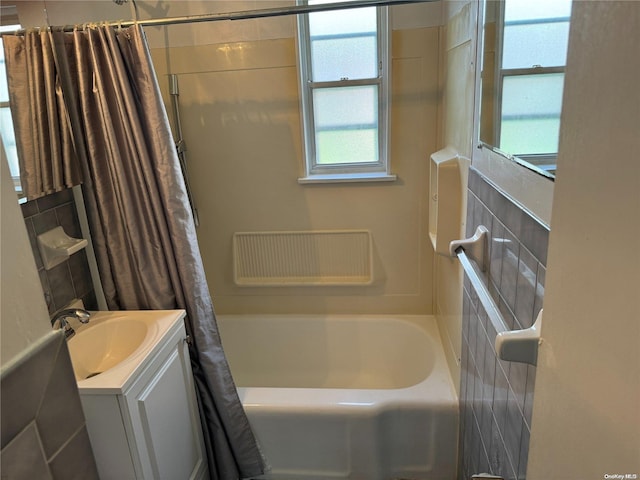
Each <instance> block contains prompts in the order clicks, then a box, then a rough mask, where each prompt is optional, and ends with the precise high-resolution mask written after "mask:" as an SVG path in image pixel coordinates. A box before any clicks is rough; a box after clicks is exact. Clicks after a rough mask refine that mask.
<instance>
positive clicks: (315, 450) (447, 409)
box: [218, 315, 458, 480]
mask: <svg viewBox="0 0 640 480" xmlns="http://www.w3.org/2000/svg"><path fill="white" fill-rule="evenodd" d="M218 326H219V329H220V335H221V338H222V343H223V346H224V349H225V353H226V355H227V358H228V361H229V364H230V367H231V371H232V373H233V377H234V380H235V382H236V387H237V389H238V393H239V396H240V399H241V400H242V403H243V405H244V407H245V410H246V412H247V416H248V418H249V422H250V424H251V426H252V428H253V431H254V434H255V436H256V438H257V440H258V443H259V444H260V447H261V449H262V451H263V454H264V456H265V459H266V462H267V464H268V467H269V471H268V473H267V474H266V475H263V476H261V477H259V478H260V479H270V480H271V479H272V480H286V479H296V480H327V479H356V480H392V479H403V480H404V479H412V480H413V479H420V480H451V479H453V478H455V477H456V456H457V431H458V399H457V396H456V393H455V389H454V386H453V383H452V380H451V377H450V375H449V371H448V368H447V365H446V361H445V357H444V353H443V349H442V344H441V341H440V336H439V333H438V328H437V325H436V321H435V318H434V317H431V316H404V315H394V316H377V315H329V316H322V315H278V316H274V315H218Z"/></svg>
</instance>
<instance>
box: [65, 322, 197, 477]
mask: <svg viewBox="0 0 640 480" xmlns="http://www.w3.org/2000/svg"><path fill="white" fill-rule="evenodd" d="M184 316H185V312H184V311H182V310H167V311H136V312H130V311H129V312H124V311H122V312H97V313H95V314H94V315H93V316H92V319H91V321H90V322H89V324H87V325H86V326H82V327H80V328H78V329H77V333H76V335H75V336H74V337H73V338H71V339H70V340H69V352H70V355H71V359H72V364H73V366H74V372H75V375H76V381H77V383H78V389H79V391H80V398H81V400H82V406H83V409H84V413H85V416H86V420H87V429H88V431H89V437H90V440H91V445H92V447H93V451H94V454H95V457H96V463H97V465H98V472H99V474H100V478H101V479H102V480H110V479H113V480H125V479H146V480H155V479H194V480H196V479H202V478H206V477H207V474H208V473H207V462H206V456H205V453H204V443H203V437H202V430H201V424H200V417H199V413H198V406H197V401H196V396H195V395H196V392H195V388H194V383H193V377H192V373H191V365H190V361H189V353H188V348H187V343H186V338H187V336H186V333H185V328H184V321H183V320H184Z"/></svg>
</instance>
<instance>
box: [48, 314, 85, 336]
mask: <svg viewBox="0 0 640 480" xmlns="http://www.w3.org/2000/svg"><path fill="white" fill-rule="evenodd" d="M90 317H91V314H90V313H89V312H87V311H86V310H83V309H82V308H67V309H65V310H60V311H59V312H57V313H56V314H55V315H54V316H53V318H52V319H51V324H52V327H53V329H54V330H55V329H57V328H60V329H62V330H64V337H65V338H66V339H69V338H71V337H73V336H74V335H75V334H76V331H75V330H74V329H73V328H72V327H71V324H70V323H69V321H68V320H67V319H68V318H76V319H78V320H79V321H80V323H89V318H90Z"/></svg>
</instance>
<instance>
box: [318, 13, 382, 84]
mask: <svg viewBox="0 0 640 480" xmlns="http://www.w3.org/2000/svg"><path fill="white" fill-rule="evenodd" d="M309 3H310V4H318V3H327V2H318V1H316V2H309ZM376 30H377V16H376V9H375V8H374V7H369V8H358V9H347V10H338V11H333V12H316V13H312V14H309V37H310V40H311V61H312V77H313V78H312V79H313V81H314V82H325V81H334V80H340V79H362V78H374V77H376V76H377V74H378V67H377V66H378V58H377V56H378V52H377V50H378V45H377V40H376Z"/></svg>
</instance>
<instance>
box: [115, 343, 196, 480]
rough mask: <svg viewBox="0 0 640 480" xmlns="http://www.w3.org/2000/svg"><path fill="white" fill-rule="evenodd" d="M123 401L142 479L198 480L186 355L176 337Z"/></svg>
mask: <svg viewBox="0 0 640 480" xmlns="http://www.w3.org/2000/svg"><path fill="white" fill-rule="evenodd" d="M126 397H127V404H128V406H129V409H130V412H131V417H132V423H133V427H134V430H135V436H136V444H137V449H138V452H139V454H140V463H141V466H142V471H143V475H144V478H148V479H154V480H155V479H157V480H175V479H185V480H186V479H197V478H201V477H202V475H203V474H204V472H205V470H206V460H205V459H204V450H203V443H202V433H201V427H200V420H199V415H198V411H197V403H196V399H195V392H194V386H193V379H192V376H191V365H190V363H189V354H188V351H187V348H186V344H185V343H184V340H183V339H182V338H180V339H179V340H178V341H177V342H176V343H174V344H173V348H172V349H171V350H170V351H169V353H168V355H166V356H163V357H162V360H161V361H160V362H157V363H156V367H155V369H154V371H153V373H152V375H151V378H150V380H149V381H145V382H144V385H136V386H134V387H133V388H132V389H131V391H130V392H129V393H127V394H126ZM141 437H142V438H141ZM145 450H146V451H145Z"/></svg>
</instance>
